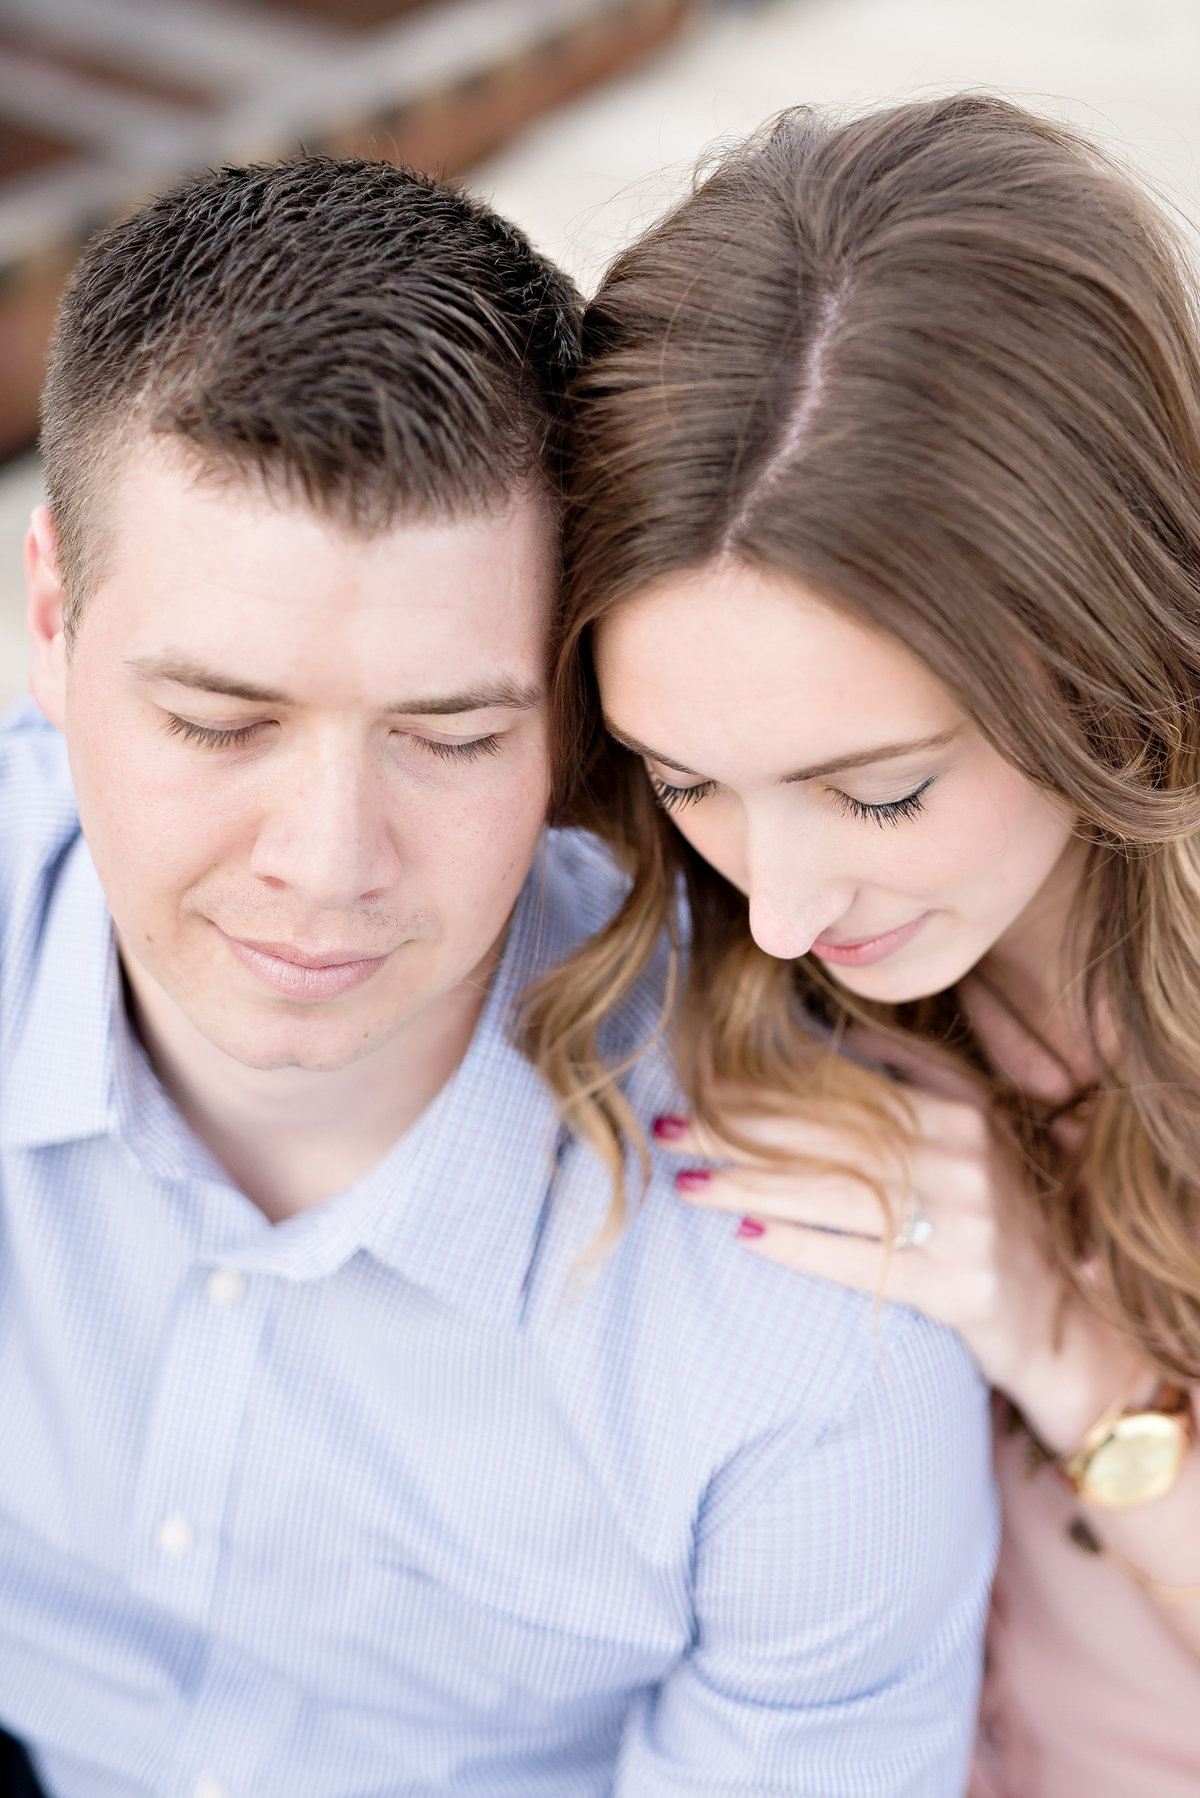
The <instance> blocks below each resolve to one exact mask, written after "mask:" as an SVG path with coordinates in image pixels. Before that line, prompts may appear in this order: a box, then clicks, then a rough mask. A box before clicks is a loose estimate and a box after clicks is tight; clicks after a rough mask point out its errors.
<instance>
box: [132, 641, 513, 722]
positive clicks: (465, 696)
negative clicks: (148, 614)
mask: <svg viewBox="0 0 1200 1798" xmlns="http://www.w3.org/2000/svg"><path fill="white" fill-rule="evenodd" d="M126 666H127V667H128V668H129V669H130V671H131V672H132V673H133V674H136V675H138V676H139V678H140V679H142V680H165V681H171V682H173V683H174V685H175V686H179V687H192V688H194V689H195V690H196V691H198V692H201V693H220V694H222V695H224V697H225V698H227V699H244V700H248V701H249V702H250V704H252V705H290V704H292V701H291V699H290V698H289V696H288V694H286V693H282V692H280V691H279V690H278V689H277V688H275V687H262V686H259V685H258V684H257V683H256V682H254V681H246V680H240V679H238V678H236V677H235V676H233V675H225V674H218V673H217V672H216V671H215V670H214V669H211V668H202V667H201V666H200V665H199V664H198V663H196V662H182V661H174V660H172V659H171V658H169V657H168V658H164V659H161V660H159V659H156V658H154V657H153V656H140V657H135V658H133V659H132V660H131V661H129V662H128V663H127V664H126ZM543 698H544V693H543V689H542V688H541V687H540V686H538V685H537V684H536V683H529V682H522V681H514V680H507V679H501V680H498V681H495V682H493V683H492V684H491V685H489V686H485V687H473V688H469V689H466V690H464V691H463V692H461V693H434V694H424V695H421V696H418V697H416V698H413V699H400V700H397V701H395V703H394V704H392V705H387V706H384V707H383V708H382V709H383V710H384V711H385V712H387V713H390V714H399V715H400V716H402V717H421V718H432V717H441V718H448V717H454V716H456V715H457V714H458V713H459V712H484V711H488V710H491V709H492V708H493V707H503V708H504V709H505V710H507V711H514V712H527V711H531V710H532V709H533V708H534V707H535V706H538V705H540V704H541V702H542V699H543Z"/></svg>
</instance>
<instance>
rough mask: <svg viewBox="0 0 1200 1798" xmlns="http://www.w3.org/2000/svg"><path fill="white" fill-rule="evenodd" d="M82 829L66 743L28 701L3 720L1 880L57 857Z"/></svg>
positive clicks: (0, 745) (0, 740)
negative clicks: (24, 864)
mask: <svg viewBox="0 0 1200 1798" xmlns="http://www.w3.org/2000/svg"><path fill="white" fill-rule="evenodd" d="M78 828H79V820H78V816H77V813H76V809H75V795H74V792H73V790H72V787H71V773H70V768H69V766H68V763H67V749H66V744H65V743H64V741H63V738H62V736H61V734H60V733H59V732H58V731H57V730H55V729H54V726H53V725H51V724H48V723H47V722H46V720H45V718H43V716H42V714H41V713H40V712H39V711H38V710H37V708H36V706H34V705H33V704H32V702H31V701H25V702H23V703H22V704H21V705H18V706H16V707H14V708H13V710H12V711H10V712H8V713H7V714H6V715H5V716H4V717H0V880H2V879H3V878H4V876H5V873H6V872H11V871H12V870H13V869H14V867H15V866H16V865H17V864H18V863H19V862H21V861H23V860H27V859H28V858H30V857H32V858H33V859H34V860H40V859H44V858H47V857H53V856H54V855H55V854H56V853H57V852H58V850H59V849H61V847H62V845H63V843H64V842H67V841H69V840H70V839H71V838H72V837H73V836H74V835H75V833H76V832H77V830H78Z"/></svg>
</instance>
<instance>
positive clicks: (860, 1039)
mask: <svg viewBox="0 0 1200 1798" xmlns="http://www.w3.org/2000/svg"><path fill="white" fill-rule="evenodd" d="M1195 321H1196V311H1195V299H1194V295H1193V290H1192V287H1191V284H1190V278H1189V276H1188V274H1187V272H1186V267H1185V262H1184V259H1183V257H1182V255H1181V253H1180V251H1179V249H1178V247H1177V245H1176V243H1175V241H1174V239H1173V236H1172V232H1171V230H1170V228H1169V226H1168V225H1167V223H1166V221H1165V220H1164V219H1163V218H1162V217H1161V216H1160V214H1159V213H1158V212H1157V211H1156V210H1155V209H1154V208H1153V207H1152V206H1151V205H1150V204H1149V202H1148V201H1146V200H1145V199H1144V198H1143V197H1141V196H1140V195H1139V194H1138V193H1137V192H1136V191H1135V190H1134V189H1133V187H1132V186H1131V185H1130V184H1129V183H1128V182H1127V181H1125V180H1124V179H1123V178H1122V177H1121V175H1120V174H1119V173H1118V172H1117V171H1115V170H1114V169H1113V168H1111V167H1110V166H1108V165H1107V164H1106V163H1105V162H1104V160H1103V159H1102V158H1101V157H1100V156H1099V155H1098V154H1096V153H1094V152H1093V151H1091V150H1090V149H1089V148H1088V147H1087V146H1085V145H1084V144H1082V143H1081V142H1080V141H1078V140H1077V139H1075V138H1074V137H1073V136H1071V135H1070V134H1069V133H1067V132H1065V131H1063V130H1061V129H1059V128H1057V127H1054V126H1052V125H1049V124H1047V123H1044V122H1042V121H1040V120H1038V119H1035V118H1033V117H1032V116H1030V115H1028V114H1027V113H1025V112H1023V111H1021V110H1020V109H1018V108H1015V107H1013V106H1010V105H1007V104H1004V103H1002V102H1000V101H998V100H993V99H985V98H975V97H970V96H968V97H959V98H957V99H952V100H948V101H938V102H933V103H928V104H920V105H911V106H903V107H900V108H897V109H894V110H892V111H889V112H883V113H880V114H877V115H875V116H872V117H868V118H865V119H862V120H859V121H856V122H853V123H849V124H845V125H840V126H834V125H830V124H829V123H827V122H825V121H823V120H822V119H820V118H817V117H814V116H812V115H810V114H808V113H807V112H798V113H795V114H792V115H788V116H786V117H784V118H783V119H782V120H781V121H780V122H779V123H778V124H777V125H776V126H775V127H774V128H773V129H772V130H771V131H770V132H769V133H768V134H767V135H766V136H764V137H762V138H761V139H759V140H758V141H756V142H753V143H752V144H751V145H750V146H749V147H748V148H747V149H745V150H743V151H741V152H738V153H736V154H734V155H733V156H732V157H731V158H729V159H728V160H727V161H726V162H725V163H724V164H723V165H722V166H720V167H718V169H717V170H716V172H715V173H714V174H712V175H711V176H710V178H709V179H708V180H707V181H705V182H704V183H703V184H702V185H700V186H699V187H698V188H697V189H696V191H695V192H694V193H693V194H692V195H691V196H690V197H689V198H688V199H687V200H685V201H684V202H683V204H682V205H681V206H680V207H679V208H678V209H677V210H676V212H675V213H674V214H673V215H672V216H671V217H669V218H668V219H667V220H666V221H665V222H664V223H662V224H660V225H659V226H658V227H656V228H655V229H654V230H652V231H651V232H650V233H649V234H648V235H647V236H646V237H645V238H644V239H643V240H642V241H641V242H640V243H638V244H637V245H635V246H634V247H633V248H632V249H631V250H629V251H628V252H626V254H625V255H623V256H622V257H621V258H620V259H619V260H618V262H617V263H616V265H615V266H614V268H613V269H612V271H611V272H610V274H609V276H608V278H607V280H606V281H605V284H604V286H603V288H602V290H601V292H600V294H599V296H598V298H597V299H596V301H595V302H594V304H593V305H592V307H591V309H590V311H589V314H588V318H587V323H586V354H585V368H584V372H583V375H582V377H581V380H580V384H579V388H578V394H577V400H576V409H575V437H574V448H573V451H572V456H571V469H570V483H571V485H570V502H571V503H570V508H569V521H568V525H569V528H568V540H569V541H568V549H569V567H570V591H569V600H568V617H567V622H566V628H565V633H564V639H563V644H562V652H561V661H560V668H559V673H558V701H559V709H560V715H561V719H562V723H563V729H564V731H566V732H568V733H570V734H571V735H572V737H573V738H574V740H575V741H576V742H579V741H583V742H585V743H587V742H589V740H590V742H591V743H592V745H593V747H592V749H591V756H590V761H589V762H588V764H587V768H586V774H585V777H584V778H583V780H582V781H581V783H580V785H579V787H578V789H577V790H576V791H575V792H574V793H573V794H572V795H571V797H570V810H571V812H572V814H573V815H574V816H575V817H576V818H577V819H579V820H580V821H581V822H583V823H585V824H587V825H589V826H591V827H592V828H594V829H597V830H599V831H600V832H601V833H602V834H605V835H606V836H607V837H608V838H609V840H610V841H611V842H612V843H613V844H614V845H615V846H616V848H617V850H618V851H619V852H620V854H621V855H622V856H623V857H624V858H625V860H626V861H627V863H628V865H629V867H630V870H631V872H632V875H633V885H632V889H631V892H630V895H629V899H628V902H627V904H626V906H625V907H624V910H623V911H622V913H621V914H620V916H619V917H618V918H617V920H616V921H615V922H614V924H613V925H612V927H611V928H610V929H609V930H608V931H607V932H606V933H605V935H604V936H603V937H602V938H601V939H600V940H599V941H598V942H597V943H596V944H594V945H593V946H591V947H590V948H588V949H587V950H585V951H584V952H583V953H582V954H581V955H580V956H578V957H577V958H576V959H575V960H574V961H573V962H572V963H571V964H569V965H568V966H567V967H566V968H565V969H564V970H562V971H561V973H560V974H558V975H557V976H556V977H555V980H554V981H553V982H551V983H550V984H549V985H548V986H547V987H546V988H544V989H543V990H542V992H541V993H540V994H539V995H538V996H537V999H536V1002H535V1004H534V1007H533V1010H532V1013H531V1032H532V1040H533V1047H534V1049H535V1051H536V1052H537V1053H538V1055H539V1057H540V1059H541V1062H542V1065H543V1067H544V1068H545V1070H546V1071H547V1073H548V1074H549V1075H550V1077H551V1078H552V1079H553V1080H555V1082H556V1083H557V1085H558V1087H559V1089H560V1091H561V1092H562V1093H563V1095H564V1097H565V1098H566V1099H567V1100H568V1102H569V1103H571V1104H572V1105H573V1106H574V1107H575V1109H576V1112H577V1114H578V1115H579V1117H580V1118H581V1120H582V1122H583V1124H584V1125H585V1127H586V1128H588V1129H590V1130H591V1132H592V1133H593V1135H594V1137H595V1138H596V1140H597V1141H598V1142H599V1143H600V1144H601V1146H602V1147H605V1148H606V1150H607V1152H608V1153H609V1155H610V1156H611V1157H613V1158H614V1164H615V1157H616V1156H617V1154H618V1145H619V1142H620V1139H621V1134H622V1129H623V1123H624V1120H623V1118H622V1115H621V1112H620V1106H619V1100H618V1098H617V1097H616V1096H615V1089H614V1088H613V1087H612V1086H611V1085H609V1084H606V1081H605V1077H604V1072H603V1067H602V1062H601V1059H600V1057H599V1054H598V1051H597V1046H596V1039H595V1026H594V1023H593V1022H592V1020H594V1019H596V1018H598V1017H600V1016H602V1015H603V1013H604V1011H605V1010H606V1009H607V1008H608V1006H609V1005H611V1003H612V1002H613V1001H614V999H615V998H616V997H617V996H619V994H620V992H621V991H622V990H623V989H624V987H626V986H627V985H628V984H629V983H630V982H631V981H632V980H633V979H634V978H635V977H636V973H637V971H638V969H639V968H640V966H641V965H642V964H643V962H644V960H645V957H646V955H647V954H648V953H649V949H650V946H651V945H652V943H653V942H654V940H655V938H656V936H657V933H658V932H659V930H660V928H661V927H662V926H663V925H664V924H667V925H669V926H671V927H672V928H678V927H677V926H676V925H675V922H674V920H675V913H676V895H677V893H678V892H679V890H680V887H681V886H682V887H683V889H685V890H686V893H687V896H688V899H689V902H690V911H691V917H690V922H689V925H688V931H689V933H690V941H689V943H688V947H687V956H686V961H687V972H686V976H685V977H684V990H683V993H682V996H681V1001H680V1012H679V1018H678V1023H677V1041H678V1045H679V1053H680V1060H681V1063H682V1067H683V1073H684V1079H685V1083H686V1086H687V1089H688V1092H689V1097H690V1102H691V1105H692V1107H693V1110H694V1113H695V1118H696V1122H695V1124H694V1125H693V1124H692V1123H690V1122H689V1120H688V1119H686V1118H682V1117H681V1118H668V1119H662V1120H660V1123H659V1126H658V1134H659V1137H660V1140H661V1141H662V1142H663V1143H664V1145H665V1146H668V1147H670V1148H672V1149H674V1150H675V1151H677V1152H681V1153H682V1154H683V1155H684V1157H685V1165H684V1166H683V1167H682V1169H681V1171H680V1173H679V1176H678V1184H679V1187H680V1190H681V1192H682V1193H683V1194H684V1196H686V1197H688V1198H690V1199H692V1200H693V1201H695V1202H698V1203H704V1204H710V1205H714V1206H718V1207H723V1208H725V1209H728V1210H730V1211H732V1212H735V1213H736V1214H737V1215H739V1216H740V1217H742V1218H743V1221H742V1223H741V1225H740V1227H739V1234H740V1236H741V1238H742V1239H743V1243H744V1246H745V1247H746V1248H747V1249H748V1250H749V1251H750V1252H752V1253H757V1254H760V1255H766V1256H768V1257H771V1258H773V1259H775V1260H777V1261H779V1262H781V1263H783V1264H785V1265H786V1266H790V1267H795V1268H798V1269H800V1270H802V1271H804V1272H806V1273H809V1274H816V1275H819V1276H823V1277H827V1278H831V1279H834V1280H839V1281H842V1282H845V1283H847V1284H849V1285H852V1286H856V1287H861V1288H864V1289H866V1290H868V1291H879V1292H882V1293H884V1294H886V1295H887V1296H888V1297H890V1298H895V1299H899V1300H902V1301H903V1302H906V1303H909V1304H912V1305H915V1306H918V1307H919V1308H921V1309H923V1310H925V1311H927V1312H929V1313H931V1314H932V1315H933V1316H935V1317H938V1318H940V1319H942V1320H943V1321H945V1322H947V1323H949V1324H951V1325H953V1326H954V1327H955V1328H957V1329H958V1330H960V1331H961V1332H962V1334H963V1335H964V1337H965V1338H966V1340H967V1342H968V1343H969V1344H970V1346H971V1347H972V1348H973V1350H974V1351H975V1354H976V1355H977V1357H978V1359H979V1362H980V1364H981V1366H982V1368H983V1371H984V1373H985V1374H986V1376H987V1377H988V1379H989V1380H990V1381H991V1383H992V1384H993V1386H994V1387H995V1388H996V1390H997V1394H998V1396H999V1398H1000V1400H1001V1401H1002V1403H1001V1406H1000V1410H1001V1412H1002V1414H1003V1420H1004V1430H1003V1431H1001V1432H999V1433H998V1467H999V1477H1000V1481H1001V1487H1002V1493H1003V1498H1004V1502H1005V1507H1006V1513H1005V1514H1006V1541H1005V1549H1004V1554H1003V1558H1002V1567H1001V1573H1000V1577H999V1580H998V1584H997V1589H996V1599H995V1607H994V1615H993V1626H992V1631H991V1645H990V1649H991V1651H990V1655H989V1672H988V1681H987V1687H986V1692H985V1708H984V1724H983V1728H982V1730H981V1739H980V1752H979V1763H978V1767H977V1772H976V1782H977V1789H978V1791H979V1792H980V1793H984V1792H987V1793H989V1794H991V1793H996V1794H1002V1795H1003V1798H1084V1794H1086V1795H1087V1798H1129V1795H1130V1794H1133V1793H1137V1794H1138V1798H1182V1795H1183V1794H1184V1793H1189V1794H1194V1793H1195V1792H1196V1791H1197V1790H1200V1453H1198V1452H1197V1450H1196V1448H1195V1446H1194V1439H1195V1426H1194V1421H1193V1414H1192V1413H1193V1407H1192V1402H1191V1401H1192V1392H1193V1389H1194V1388H1195V1387H1196V1386H1197V1385H1200V835H1198V831H1200V786H1198V784H1197V783H1198V780H1200V704H1198V700H1200V352H1198V349H1197V339H1196V322H1195ZM602 717H603V718H604V720H605V721H606V722H607V725H608V728H609V731H610V732H611V735H610V737H609V738H607V739H605V737H604V733H603V730H602V728H601V718H602ZM564 759H568V760H569V758H564ZM680 934H682V931H680ZM580 1018H582V1019H584V1020H585V1021H584V1022H583V1023H578V1024H577V1023H573V1022H572V1021H571V1020H574V1019H580ZM843 1050H849V1053H848V1054H847V1053H843V1052H842V1051H843ZM705 1158H707V1159H708V1161H709V1162H713V1161H715V1162H716V1163H717V1165H716V1166H715V1167H714V1166H712V1165H702V1164H701V1165H697V1164H698V1163H702V1162H703V1161H704V1159H705Z"/></svg>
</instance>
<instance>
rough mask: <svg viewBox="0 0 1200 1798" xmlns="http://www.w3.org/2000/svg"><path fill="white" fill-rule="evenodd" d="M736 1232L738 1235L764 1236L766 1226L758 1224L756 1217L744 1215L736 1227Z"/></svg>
mask: <svg viewBox="0 0 1200 1798" xmlns="http://www.w3.org/2000/svg"><path fill="white" fill-rule="evenodd" d="M737 1233H738V1235H739V1236H765V1235H766V1233H767V1226H766V1225H765V1224H760V1223H759V1222H758V1220H757V1218H753V1217H744V1218H743V1219H742V1221H741V1223H740V1224H739V1225H738V1227H737Z"/></svg>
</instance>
